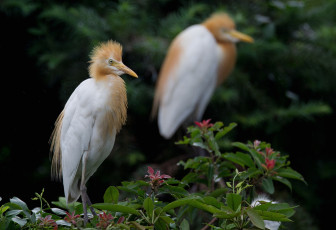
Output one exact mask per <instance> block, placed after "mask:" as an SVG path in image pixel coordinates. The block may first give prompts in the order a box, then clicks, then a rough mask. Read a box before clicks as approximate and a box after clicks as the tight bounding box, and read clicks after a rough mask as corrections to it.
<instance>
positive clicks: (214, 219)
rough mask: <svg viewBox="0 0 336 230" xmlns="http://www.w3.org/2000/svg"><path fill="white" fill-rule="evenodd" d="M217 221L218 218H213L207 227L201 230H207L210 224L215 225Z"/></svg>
mask: <svg viewBox="0 0 336 230" xmlns="http://www.w3.org/2000/svg"><path fill="white" fill-rule="evenodd" d="M216 220H217V218H216V217H215V218H213V219H212V220H211V221H210V222H209V223H208V224H207V225H205V226H204V227H203V228H202V229H201V230H206V229H208V228H209V227H210V226H209V225H210V224H213V223H214V222H215V221H216Z"/></svg>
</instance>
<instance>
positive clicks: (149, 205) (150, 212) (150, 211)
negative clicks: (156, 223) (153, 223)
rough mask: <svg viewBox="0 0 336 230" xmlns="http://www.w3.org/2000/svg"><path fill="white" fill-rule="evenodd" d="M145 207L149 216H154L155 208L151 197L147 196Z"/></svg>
mask: <svg viewBox="0 0 336 230" xmlns="http://www.w3.org/2000/svg"><path fill="white" fill-rule="evenodd" d="M143 207H144V209H145V210H146V212H147V215H148V216H149V217H152V215H153V210H154V204H153V201H152V199H151V198H150V197H147V198H146V199H145V200H144V202H143Z"/></svg>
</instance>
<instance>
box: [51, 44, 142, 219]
mask: <svg viewBox="0 0 336 230" xmlns="http://www.w3.org/2000/svg"><path fill="white" fill-rule="evenodd" d="M124 73H126V74H129V75H131V76H133V77H138V76H137V75H136V73H135V72H133V71H132V70H131V69H130V68H128V67H127V66H125V65H124V64H123V63H122V47H121V45H120V44H119V43H117V42H113V41H108V42H106V43H102V44H100V45H98V46H97V47H95V48H94V50H93V52H92V55H91V61H90V66H89V74H90V77H91V78H89V79H87V80H85V81H83V82H82V83H81V84H80V85H79V86H78V87H77V88H76V89H75V91H74V92H73V93H72V95H71V96H70V98H69V100H68V101H67V103H66V105H65V108H64V109H63V111H62V112H61V114H60V115H59V117H58V118H57V120H56V122H55V129H54V131H53V133H52V136H51V151H52V152H53V153H54V155H53V159H52V171H51V172H52V176H53V177H55V178H59V179H62V178H63V187H64V193H65V198H66V201H67V203H72V202H75V201H76V200H77V199H78V198H79V196H81V199H82V203H83V211H84V221H85V223H87V221H88V217H87V205H88V206H90V205H91V202H90V199H89V197H88V195H87V192H86V182H87V181H88V180H89V178H90V177H91V176H92V175H93V173H94V172H95V171H96V170H97V168H98V167H99V166H100V164H101V163H102V162H103V161H104V160H105V159H106V157H107V156H108V155H109V154H110V152H111V150H112V148H113V145H114V141H115V137H116V134H117V133H118V132H119V131H120V129H121V127H122V125H124V124H125V121H126V116H127V96H126V87H125V82H124V80H123V79H122V78H121V77H120V75H122V74H124ZM90 208H91V207H90ZM91 212H92V213H93V214H95V213H94V210H93V208H91Z"/></svg>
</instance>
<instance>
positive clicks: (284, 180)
mask: <svg viewBox="0 0 336 230" xmlns="http://www.w3.org/2000/svg"><path fill="white" fill-rule="evenodd" d="M272 178H273V180H276V181H279V182H281V183H283V184H285V185H287V187H288V188H289V189H290V190H291V191H292V184H291V182H290V181H289V180H287V179H286V178H283V177H280V176H275V177H272Z"/></svg>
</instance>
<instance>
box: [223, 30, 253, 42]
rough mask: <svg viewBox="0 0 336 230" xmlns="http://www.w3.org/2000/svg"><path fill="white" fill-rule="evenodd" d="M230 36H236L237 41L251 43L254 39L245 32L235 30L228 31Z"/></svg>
mask: <svg viewBox="0 0 336 230" xmlns="http://www.w3.org/2000/svg"><path fill="white" fill-rule="evenodd" d="M228 33H229V34H230V35H231V36H232V37H234V38H237V39H238V40H239V41H242V42H248V43H253V42H254V39H253V38H252V37H250V36H248V35H246V34H243V33H241V32H239V31H237V30H231V31H229V32H228Z"/></svg>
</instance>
